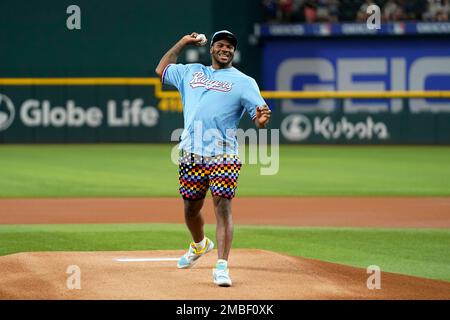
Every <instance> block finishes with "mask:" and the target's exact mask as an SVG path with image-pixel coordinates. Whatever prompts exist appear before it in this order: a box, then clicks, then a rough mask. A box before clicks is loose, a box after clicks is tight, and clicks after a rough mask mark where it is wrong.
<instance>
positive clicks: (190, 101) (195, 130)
mask: <svg viewBox="0 0 450 320" xmlns="http://www.w3.org/2000/svg"><path fill="white" fill-rule="evenodd" d="M162 82H163V83H165V84H170V85H172V86H175V87H176V88H177V89H178V91H179V92H180V94H181V98H182V102H183V114H184V130H183V133H182V135H181V142H180V145H179V148H180V149H183V150H185V151H187V152H192V153H195V154H198V155H202V156H214V155H218V154H237V153H238V142H237V138H236V130H237V126H238V124H239V120H240V119H241V117H242V116H243V114H244V113H245V111H247V113H248V114H249V115H250V117H251V118H252V120H253V119H255V118H256V110H255V109H256V107H257V106H262V105H265V104H266V103H265V101H264V99H263V98H262V97H261V93H260V92H259V88H258V85H257V83H256V81H255V80H254V79H253V78H251V77H249V76H247V75H245V74H244V73H242V72H240V71H239V70H237V69H236V68H234V67H231V68H225V69H218V70H215V69H214V68H213V67H212V66H204V65H203V64H199V63H193V64H169V65H168V66H167V67H166V68H165V69H164V72H163V74H162Z"/></svg>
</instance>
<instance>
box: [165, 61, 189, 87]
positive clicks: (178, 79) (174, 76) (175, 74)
mask: <svg viewBox="0 0 450 320" xmlns="http://www.w3.org/2000/svg"><path fill="white" fill-rule="evenodd" d="M188 68H189V66H188V65H184V64H181V63H178V64H173V63H170V64H168V65H167V66H166V68H165V69H164V71H163V74H162V76H161V81H162V83H163V84H170V85H172V86H174V87H176V88H177V89H180V86H181V84H182V83H183V79H184V75H185V74H186V71H187V70H188Z"/></svg>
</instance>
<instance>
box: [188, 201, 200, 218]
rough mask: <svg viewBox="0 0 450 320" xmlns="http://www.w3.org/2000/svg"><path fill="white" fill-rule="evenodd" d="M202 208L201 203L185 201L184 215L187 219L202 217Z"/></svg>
mask: <svg viewBox="0 0 450 320" xmlns="http://www.w3.org/2000/svg"><path fill="white" fill-rule="evenodd" d="M201 208H202V206H201V204H200V203H197V202H193V201H185V203H184V215H185V216H186V217H187V218H195V217H197V216H199V215H200V209H201Z"/></svg>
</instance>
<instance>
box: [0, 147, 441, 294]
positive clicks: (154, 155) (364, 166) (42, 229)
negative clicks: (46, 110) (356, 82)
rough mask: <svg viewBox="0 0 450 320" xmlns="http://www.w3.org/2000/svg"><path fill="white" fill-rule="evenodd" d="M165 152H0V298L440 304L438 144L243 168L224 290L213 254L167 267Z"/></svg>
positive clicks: (298, 156)
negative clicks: (374, 283)
mask: <svg viewBox="0 0 450 320" xmlns="http://www.w3.org/2000/svg"><path fill="white" fill-rule="evenodd" d="M172 148H173V146H172V145H150V144H131V145H130V144H111V145H108V144H96V145H2V146H0V255H1V256H0V270H1V274H2V277H1V279H0V299H17V298H25V299H34V298H43V299H92V298H93V299H117V298H125V299H129V298H131V299H208V298H210V297H211V292H214V293H215V295H214V298H216V299H404V298H405V299H450V254H449V253H450V249H449V248H450V148H449V147H431V146H410V147H407V146H370V147H368V146H280V151H279V152H280V154H279V163H278V173H277V174H275V175H261V174H260V169H261V167H264V166H267V165H260V164H244V166H243V169H242V171H241V175H240V178H239V184H238V189H237V198H236V199H235V200H234V208H233V209H234V211H233V219H234V221H235V224H236V226H235V238H234V243H233V249H232V252H231V257H230V272H231V275H232V277H233V281H234V284H233V287H231V288H228V289H224V288H217V287H216V286H215V285H214V284H213V283H212V277H211V267H212V265H213V263H214V260H215V252H213V253H210V254H208V255H207V256H206V257H205V258H202V260H200V261H199V263H198V265H197V266H196V267H194V268H193V269H189V270H177V268H176V266H175V263H176V262H174V259H175V258H177V257H179V256H180V255H181V254H183V252H184V251H185V250H186V249H187V246H188V243H189V241H190V240H191V239H190V237H189V233H188V231H187V228H186V227H185V226H184V224H183V214H182V201H181V200H180V197H179V195H178V180H177V179H178V176H177V165H176V164H175V163H173V162H172V161H171V159H170V153H171V150H172ZM244 154H245V151H244ZM208 198H209V197H208ZM209 200H210V199H207V204H206V206H205V208H204V210H203V214H204V215H205V220H206V223H207V226H206V231H207V235H208V236H209V237H210V238H212V239H214V238H215V227H214V213H213V211H212V206H211V203H210V201H209ZM120 259H122V260H123V261H122V260H120ZM73 265H76V266H78V267H79V268H80V270H81V275H82V276H81V289H76V290H73V289H68V288H67V286H66V280H67V278H68V277H69V274H68V273H67V272H66V271H67V267H68V266H73ZM369 266H377V267H378V268H379V269H380V270H381V287H380V288H375V289H373V288H371V289H369V288H368V285H367V284H368V282H367V281H368V280H367V279H368V278H369V276H370V275H371V274H370V273H368V271H367V268H368V267H369ZM261 279H265V280H264V281H260V280H261ZM180 283H182V285H180ZM180 287H181V288H180ZM227 290H228V291H227Z"/></svg>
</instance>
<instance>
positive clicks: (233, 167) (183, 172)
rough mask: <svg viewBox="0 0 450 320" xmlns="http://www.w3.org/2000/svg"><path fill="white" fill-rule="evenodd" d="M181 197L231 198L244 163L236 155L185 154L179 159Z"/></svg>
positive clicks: (190, 198)
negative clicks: (208, 195)
mask: <svg viewBox="0 0 450 320" xmlns="http://www.w3.org/2000/svg"><path fill="white" fill-rule="evenodd" d="M178 165H179V172H178V179H179V181H180V194H181V196H182V197H183V199H185V200H199V199H203V198H205V196H206V193H207V192H208V188H209V189H210V190H211V194H212V195H213V196H218V197H223V198H227V199H232V198H233V197H234V194H235V190H236V188H237V181H238V177H239V172H240V170H241V166H242V163H241V160H240V159H239V157H238V156H237V155H218V156H213V157H202V156H199V155H196V154H193V153H187V152H184V151H182V152H181V154H180V159H179V160H178Z"/></svg>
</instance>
